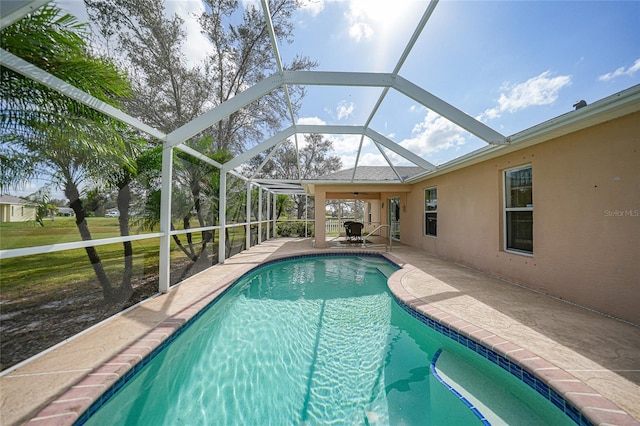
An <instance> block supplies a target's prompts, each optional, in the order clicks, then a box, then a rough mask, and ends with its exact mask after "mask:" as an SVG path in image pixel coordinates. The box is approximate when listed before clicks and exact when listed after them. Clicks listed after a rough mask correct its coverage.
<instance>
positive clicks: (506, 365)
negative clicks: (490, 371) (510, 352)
mask: <svg viewBox="0 0 640 426" xmlns="http://www.w3.org/2000/svg"><path fill="white" fill-rule="evenodd" d="M498 365H499V366H500V368H502V369H504V370H507V371H509V367H510V366H511V362H510V361H509V360H508V359H506V358H505V357H503V356H502V355H498Z"/></svg>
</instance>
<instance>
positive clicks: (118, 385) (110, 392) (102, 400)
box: [73, 252, 400, 426]
mask: <svg viewBox="0 0 640 426" xmlns="http://www.w3.org/2000/svg"><path fill="white" fill-rule="evenodd" d="M345 256H360V257H377V258H379V259H385V260H386V261H388V262H389V264H392V265H395V263H393V262H392V261H390V260H389V259H387V258H386V257H384V256H382V255H380V254H379V253H375V252H373V253H362V252H340V253H318V254H303V255H298V256H291V257H283V258H278V259H272V260H269V261H266V262H263V263H261V264H260V265H258V266H256V267H255V268H252V269H250V270H249V271H247V272H245V273H244V274H242V275H241V276H239V277H238V278H237V279H235V280H234V281H233V282H232V283H231V284H230V285H229V286H228V287H227V288H225V289H224V290H223V291H222V292H221V293H220V294H219V295H218V296H216V297H215V298H214V299H213V300H212V301H211V302H209V303H208V304H207V306H205V307H204V308H202V309H201V310H199V311H198V312H197V313H196V314H195V315H194V316H193V317H191V318H190V319H189V320H188V321H186V322H185V323H184V324H182V325H181V326H180V327H179V328H177V329H176V330H175V331H174V332H173V333H171V334H170V335H169V336H167V338H166V339H165V340H164V341H163V342H162V343H160V344H159V345H158V346H157V347H156V348H155V349H153V350H152V351H151V352H150V353H149V354H148V355H147V356H145V357H144V358H143V359H142V360H141V361H140V362H138V363H137V364H135V365H134V366H133V367H131V369H130V370H129V371H127V372H126V373H125V375H124V376H122V377H120V378H119V379H118V380H116V382H115V383H114V384H113V385H111V387H110V388H109V389H107V390H106V391H105V392H104V393H103V394H102V395H100V397H99V398H98V399H97V400H95V401H94V402H93V404H91V405H90V406H89V408H88V409H87V410H86V411H85V412H84V413H82V414H81V415H80V416H79V417H78V418H77V419H76V421H75V422H74V423H73V424H74V425H75V426H81V425H83V424H85V423H86V422H87V421H88V420H89V418H91V416H92V415H93V414H95V412H96V411H98V410H99V409H100V408H102V406H103V405H105V404H106V403H107V402H108V401H109V399H111V397H112V396H114V395H115V394H116V393H118V391H120V389H122V388H123V387H124V385H125V384H126V383H127V382H128V381H129V380H130V379H131V378H133V376H135V375H136V374H137V373H138V372H139V371H140V370H142V369H143V368H144V367H145V366H146V365H147V364H149V363H150V362H151V361H152V360H153V359H154V358H155V357H156V356H157V355H158V354H159V353H160V352H162V351H163V350H164V349H165V348H166V347H167V346H169V345H170V344H171V342H173V341H174V340H175V339H177V338H178V337H179V336H180V335H181V334H182V333H184V332H185V331H186V330H187V329H188V328H189V326H191V324H193V323H194V322H195V321H196V320H197V319H198V318H200V317H201V316H202V315H203V314H204V313H205V312H206V311H208V310H209V309H210V308H211V307H212V306H213V305H215V304H216V302H217V301H218V300H220V298H222V296H224V295H225V294H226V293H227V292H228V291H229V290H231V289H232V288H233V287H234V286H235V285H236V284H237V283H238V282H240V281H241V280H242V279H243V278H245V277H247V276H248V275H250V274H253V273H256V272H258V271H259V270H260V269H262V268H264V267H267V266H269V265H272V264H274V263H280V262H288V261H292V260H298V259H303V258H312V257H345ZM396 266H398V265H396ZM399 268H400V267H399V266H398V269H399ZM383 275H384V274H383Z"/></svg>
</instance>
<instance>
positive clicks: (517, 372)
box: [509, 362, 522, 380]
mask: <svg viewBox="0 0 640 426" xmlns="http://www.w3.org/2000/svg"><path fill="white" fill-rule="evenodd" d="M509 371H510V372H511V374H513V375H514V376H516V377H517V378H519V379H520V380H522V367H520V366H519V365H518V364H516V363H515V362H512V363H511V365H510V366H509Z"/></svg>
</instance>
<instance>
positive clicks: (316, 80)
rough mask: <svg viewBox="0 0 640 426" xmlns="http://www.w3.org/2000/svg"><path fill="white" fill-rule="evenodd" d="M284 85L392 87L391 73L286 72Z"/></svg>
mask: <svg viewBox="0 0 640 426" xmlns="http://www.w3.org/2000/svg"><path fill="white" fill-rule="evenodd" d="M282 77H283V79H284V84H287V85H294V86H295V85H297V86H363V87H390V86H391V85H392V84H393V77H392V76H391V74H389V73H372V72H340V71H285V72H284V73H283V75H282Z"/></svg>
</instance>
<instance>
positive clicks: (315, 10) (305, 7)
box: [300, 0, 324, 16]
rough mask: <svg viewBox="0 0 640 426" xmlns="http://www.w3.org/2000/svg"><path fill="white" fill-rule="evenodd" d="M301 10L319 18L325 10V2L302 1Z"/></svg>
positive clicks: (317, 0) (318, 0)
mask: <svg viewBox="0 0 640 426" xmlns="http://www.w3.org/2000/svg"><path fill="white" fill-rule="evenodd" d="M300 10H302V11H303V12H307V13H309V14H310V15H311V16H318V15H319V14H320V12H322V11H323V10H324V0H302V1H301V5H300Z"/></svg>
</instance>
